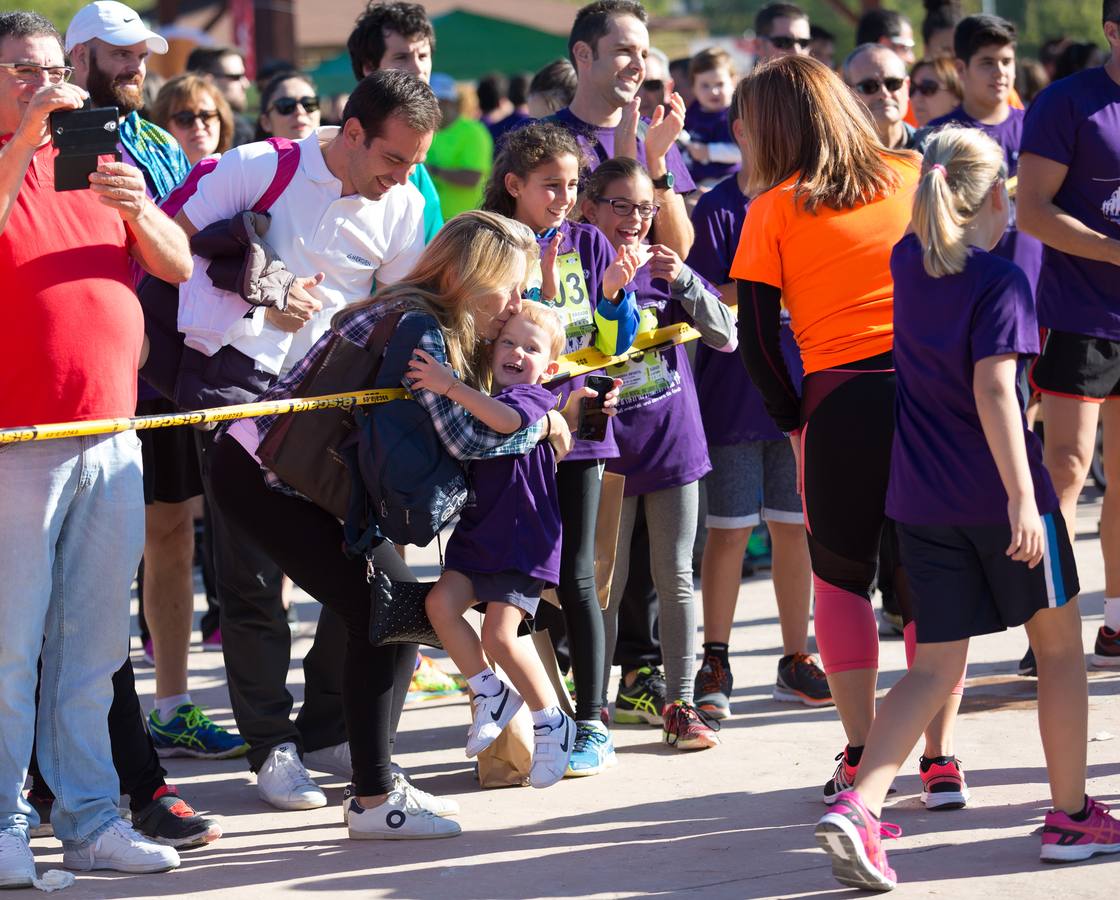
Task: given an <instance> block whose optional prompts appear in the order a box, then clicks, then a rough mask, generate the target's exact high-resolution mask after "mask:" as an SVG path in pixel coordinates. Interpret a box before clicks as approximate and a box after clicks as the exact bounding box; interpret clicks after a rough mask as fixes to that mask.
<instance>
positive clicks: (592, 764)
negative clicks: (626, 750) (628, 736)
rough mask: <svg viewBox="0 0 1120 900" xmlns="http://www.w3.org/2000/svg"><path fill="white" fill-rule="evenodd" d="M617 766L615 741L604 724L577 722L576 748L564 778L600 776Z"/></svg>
mask: <svg viewBox="0 0 1120 900" xmlns="http://www.w3.org/2000/svg"><path fill="white" fill-rule="evenodd" d="M615 765H618V756H617V755H616V754H615V752H614V739H613V738H611V733H610V731H609V730H607V729H606V728H605V727H604V726H603V724H602V722H576V746H575V749H574V750H573V751H572V758H571V759H570V760H568V771H567V772H565V773H564V777H565V778H582V777H584V776H586V775H598V774H599V773H600V772H602V771H603V770H604V769H609V768H610V767H611V766H615Z"/></svg>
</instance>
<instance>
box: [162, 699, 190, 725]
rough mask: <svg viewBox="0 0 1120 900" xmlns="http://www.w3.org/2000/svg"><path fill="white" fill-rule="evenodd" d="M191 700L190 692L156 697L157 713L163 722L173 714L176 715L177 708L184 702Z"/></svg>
mask: <svg viewBox="0 0 1120 900" xmlns="http://www.w3.org/2000/svg"><path fill="white" fill-rule="evenodd" d="M190 702H191V695H190V694H176V695H175V696H173V697H156V715H158V716H159V720H160V721H161V722H165V723H166V722H167V721H168V720H169V719H170V718H171V717H172V716H174V715H175V710H177V709H178V708H179V707H180V706H182V705H183V704H184V703H190Z"/></svg>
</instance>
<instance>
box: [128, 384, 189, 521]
mask: <svg viewBox="0 0 1120 900" xmlns="http://www.w3.org/2000/svg"><path fill="white" fill-rule="evenodd" d="M177 412H179V409H178V408H177V407H176V406H175V405H174V404H173V403H172V402H171V401H170V400H165V399H163V398H162V397H157V398H156V399H154V400H141V401H140V402H139V403H137V404H136V415H138V416H158V415H165V414H166V415H170V414H173V413H177ZM136 433H137V435H139V437H140V453H141V455H142V456H143V460H144V503H145V504H146V505H149V506H150V505H151V504H152V503H182V502H183V501H184V500H190V499H191V497H197V496H199V495H200V494H201V493H202V476H201V475H200V474H199V471H198V450H197V449H196V448H195V440H194V430H193V429H192V428H189V427H187V426H185V425H179V426H177V427H175V428H143V429H141V430H140V431H138V432H136Z"/></svg>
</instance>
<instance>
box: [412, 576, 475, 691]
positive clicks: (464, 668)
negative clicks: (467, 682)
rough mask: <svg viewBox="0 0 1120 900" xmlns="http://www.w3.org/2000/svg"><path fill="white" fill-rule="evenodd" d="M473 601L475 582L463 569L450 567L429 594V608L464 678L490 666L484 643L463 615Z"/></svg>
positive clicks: (442, 638)
mask: <svg viewBox="0 0 1120 900" xmlns="http://www.w3.org/2000/svg"><path fill="white" fill-rule="evenodd" d="M473 604H474V586H473V585H472V584H471V580H470V579H469V578H467V576H466V575H463V574H462V573H461V572H454V571H452V570H450V569H448V570H447V571H446V572H444V573H443V574H442V575H441V576H440V578H439V581H437V582H436V586H435V587H434V588H432V591H431V593H430V594H428V600H427V604H426V608H427V610H428V618H429V619H431V620H432V626H433V627H434V628H435V630H436V634H437V635H439V639H440V640H441V641H442V642H443V648H444V649H445V650H446V651H447V655H448V656H450V657H451V660H452V662H454V663H455V665H456V667H457V668H458V669H459V671H460V672H461V673H462V675H463V677H464V678H470V677H471V676H472V675H477V674H478V673H479V672H481V671H482V670H483V669H485V668H487V666H486V660H485V658H484V657H483V655H482V643H481V641H479V639H478V635H477V634H476V633H475V630H474V629H473V628H471V626H470V623H468V622H467V620H466V619H464V618H463V616H464V614H465V613H466V612H467V610H468V609H470V608H471V606H472V605H473Z"/></svg>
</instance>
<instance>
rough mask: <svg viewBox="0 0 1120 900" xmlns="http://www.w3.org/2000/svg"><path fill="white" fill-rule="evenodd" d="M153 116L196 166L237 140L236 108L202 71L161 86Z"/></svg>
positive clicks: (225, 149)
mask: <svg viewBox="0 0 1120 900" xmlns="http://www.w3.org/2000/svg"><path fill="white" fill-rule="evenodd" d="M151 118H152V121H153V122H155V123H156V124H157V125H159V126H160V127H161V128H166V129H167V130H168V131H169V132H170V133H171V136H172V137H174V138H175V140H177V141H178V142H179V145H180V146H181V147H182V148H183V152H184V153H186V154H187V160H188V161H189V162H190V164H191V165H192V166H193V165H195V164H196V163H197V162H198V161H199V160H200V159H202V158H203V157H206V156H211V155H213V154H215V153H225V152H226V151H227V150H228V149H229V148H230V147H231V146H232V144H233V111H232V110H231V109H230V107H229V103H227V102H226V98H225V97H223V96H222V94H221V92H220V91H219V90H218V89H217V88H216V87H215V86H214V84H213V83H212V82H211V81H209V80H207V79H205V78H202V77H201V76H199V75H179V76H177V77H176V78H172V79H171V80H170V81H168V82H167V83H166V84H165V85H164V86H163V87H162V88H160V90H159V94H157V95H156V99H155V102H154V103H153V104H152V117H151Z"/></svg>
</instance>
